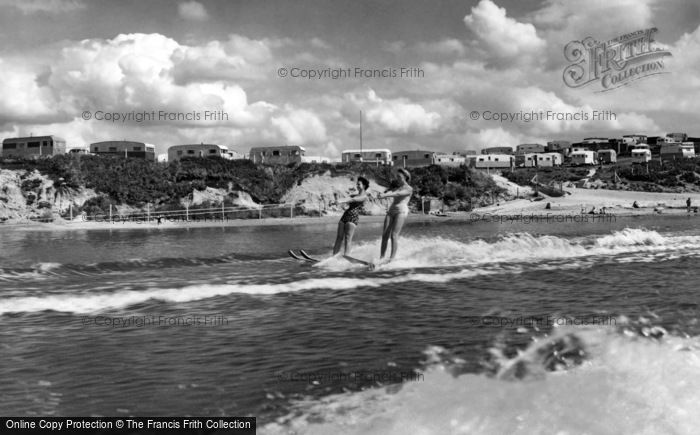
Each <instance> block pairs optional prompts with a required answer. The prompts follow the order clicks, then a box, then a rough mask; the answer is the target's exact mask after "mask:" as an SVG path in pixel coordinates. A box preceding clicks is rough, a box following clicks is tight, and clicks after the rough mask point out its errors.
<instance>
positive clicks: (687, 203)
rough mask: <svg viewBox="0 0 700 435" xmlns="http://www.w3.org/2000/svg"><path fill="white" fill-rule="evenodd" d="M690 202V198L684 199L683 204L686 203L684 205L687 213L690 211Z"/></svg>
mask: <svg viewBox="0 0 700 435" xmlns="http://www.w3.org/2000/svg"><path fill="white" fill-rule="evenodd" d="M691 204H692V202H691V201H690V198H688V199H686V200H685V205H686V207H687V208H688V213H690V206H691Z"/></svg>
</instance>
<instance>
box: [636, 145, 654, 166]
mask: <svg viewBox="0 0 700 435" xmlns="http://www.w3.org/2000/svg"><path fill="white" fill-rule="evenodd" d="M650 161H651V151H649V150H648V149H646V148H635V149H633V150H632V163H647V162H650Z"/></svg>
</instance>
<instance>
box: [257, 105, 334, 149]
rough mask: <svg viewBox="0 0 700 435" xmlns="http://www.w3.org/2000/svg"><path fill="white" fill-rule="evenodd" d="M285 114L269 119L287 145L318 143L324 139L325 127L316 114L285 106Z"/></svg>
mask: <svg viewBox="0 0 700 435" xmlns="http://www.w3.org/2000/svg"><path fill="white" fill-rule="evenodd" d="M285 112H286V113H285V114H283V115H281V116H274V117H272V119H271V120H270V121H271V123H272V125H273V126H275V127H276V128H277V129H278V130H279V132H280V133H281V134H282V136H283V137H284V140H285V141H286V143H287V144H289V145H306V144H309V143H312V144H318V143H319V142H322V141H325V140H326V127H325V126H324V125H323V122H322V121H321V120H320V119H319V118H318V116H317V115H316V114H315V113H313V112H310V111H308V110H303V109H294V108H292V107H289V106H288V107H286V108H285Z"/></svg>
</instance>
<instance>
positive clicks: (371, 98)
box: [364, 90, 440, 134]
mask: <svg viewBox="0 0 700 435" xmlns="http://www.w3.org/2000/svg"><path fill="white" fill-rule="evenodd" d="M364 105H365V106H366V107H367V109H366V114H367V115H366V116H367V121H369V122H374V123H376V124H378V125H379V126H381V127H382V128H383V129H384V130H385V132H386V133H387V134H392V133H399V134H407V133H416V134H428V133H431V132H433V131H435V130H436V129H437V128H438V126H439V124H440V115H439V114H438V113H436V112H433V111H428V110H426V109H425V108H424V107H423V106H422V105H420V104H418V103H413V102H411V101H409V100H407V99H406V98H396V99H386V100H385V99H382V98H381V97H379V96H378V95H377V93H376V92H375V91H374V90H370V91H369V92H368V93H367V96H366V99H365V101H364Z"/></svg>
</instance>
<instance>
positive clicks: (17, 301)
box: [0, 270, 496, 315]
mask: <svg viewBox="0 0 700 435" xmlns="http://www.w3.org/2000/svg"><path fill="white" fill-rule="evenodd" d="M489 273H496V272H495V271H489V270H461V271H456V272H450V273H444V274H439V275H431V274H407V275H404V276H399V277H391V278H371V277H368V278H342V277H340V278H313V279H306V280H300V281H294V282H289V283H282V284H219V285H192V286H187V287H183V288H170V289H148V290H143V291H135V290H132V291H119V292H115V293H108V294H89V293H85V294H70V295H50V296H31V297H15V298H3V299H0V302H2V305H1V306H0V315H2V314H6V313H20V312H27V313H32V312H40V311H47V310H53V311H60V312H66V313H93V312H100V311H105V310H109V309H118V308H124V307H128V306H131V305H136V304H139V303H143V302H146V301H148V300H151V299H153V300H159V301H165V302H173V303H178V302H189V301H197V300H202V299H208V298H212V297H216V296H226V295H231V294H249V295H272V294H279V293H293V292H299V291H305V290H314V289H333V290H345V289H354V288H360V287H370V288H376V287H381V286H384V285H388V284H396V283H401V282H408V281H424V282H447V281H451V280H456V279H461V278H469V277H472V276H476V275H483V274H489Z"/></svg>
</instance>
